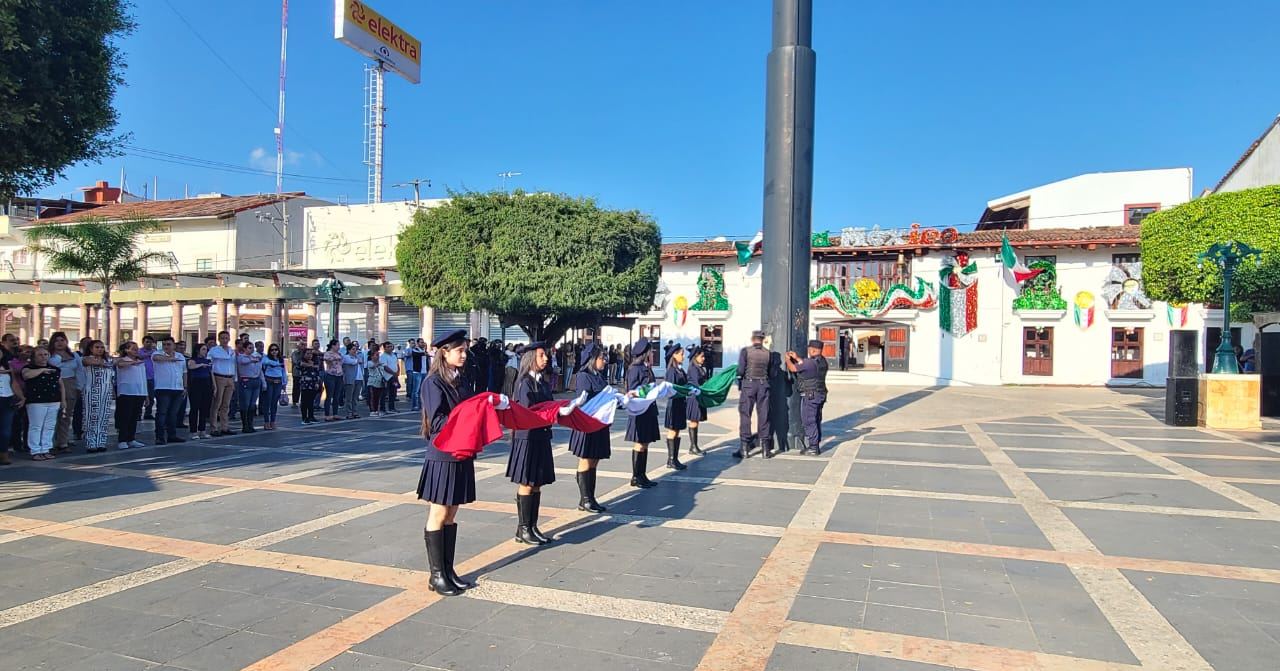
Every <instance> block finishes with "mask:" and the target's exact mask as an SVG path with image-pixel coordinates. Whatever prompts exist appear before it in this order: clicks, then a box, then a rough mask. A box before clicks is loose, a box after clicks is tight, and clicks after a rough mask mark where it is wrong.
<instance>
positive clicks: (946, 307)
mask: <svg viewBox="0 0 1280 671" xmlns="http://www.w3.org/2000/svg"><path fill="white" fill-rule="evenodd" d="M938 274H939V276H940V277H941V278H942V290H941V291H939V292H938V323H939V325H940V326H941V327H942V329H943V330H945V331H949V332H950V333H951V335H953V336H955V337H957V338H959V337H960V336H963V335H965V334H966V333H968V332H970V331H972V330H973V329H975V328H977V327H978V264H977V263H976V262H974V261H970V260H969V255H968V254H966V253H965V252H956V254H955V256H952V257H950V258H948V259H947V260H946V261H943V263H942V270H941V271H940V272H939V273H938Z"/></svg>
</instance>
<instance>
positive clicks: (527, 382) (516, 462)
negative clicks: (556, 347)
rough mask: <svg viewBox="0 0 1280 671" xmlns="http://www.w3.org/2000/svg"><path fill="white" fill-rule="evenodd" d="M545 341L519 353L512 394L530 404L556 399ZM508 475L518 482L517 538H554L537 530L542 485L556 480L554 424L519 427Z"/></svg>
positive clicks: (539, 540)
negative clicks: (514, 386) (548, 368)
mask: <svg viewBox="0 0 1280 671" xmlns="http://www.w3.org/2000/svg"><path fill="white" fill-rule="evenodd" d="M548 362H549V359H548V357H547V348H546V345H545V344H543V343H540V342H534V343H529V344H528V345H527V346H525V348H524V354H523V355H521V357H520V373H519V376H518V377H517V378H516V388H515V394H513V398H514V399H515V401H516V403H519V404H520V405H522V406H524V407H526V408H531V407H533V406H535V405H537V404H539V403H544V402H546V401H553V400H555V396H554V395H553V394H552V391H551V380H550V378H549V377H548V376H547V363H548ZM507 477H509V478H511V481H512V482H514V483H516V485H518V487H517V488H516V511H517V513H518V514H519V523H518V525H517V526H516V542H518V543H525V544H528V545H546V544H547V543H550V542H551V539H550V538H549V537H547V536H545V535H543V533H542V532H541V531H539V530H538V509H539V508H540V507H541V503H542V486H543V485H549V484H551V483H553V482H555V481H556V464H555V459H554V458H553V457H552V456H551V427H550V426H545V427H541V428H536V429H528V430H516V432H515V434H514V438H513V440H512V441H511V453H510V455H509V457H508V459H507Z"/></svg>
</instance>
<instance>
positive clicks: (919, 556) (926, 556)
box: [870, 548, 940, 587]
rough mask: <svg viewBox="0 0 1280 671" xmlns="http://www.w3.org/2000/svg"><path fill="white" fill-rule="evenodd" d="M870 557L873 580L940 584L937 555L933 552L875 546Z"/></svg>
mask: <svg viewBox="0 0 1280 671" xmlns="http://www.w3.org/2000/svg"><path fill="white" fill-rule="evenodd" d="M872 557H873V558H872V566H871V576H870V577H871V578H872V579H873V580H885V581H888V582H896V583H906V584H911V585H925V586H929V587H938V586H940V581H939V577H938V560H937V555H936V554H935V553H933V552H925V551H922V550H899V549H896V548H875V550H874V552H873V554H872Z"/></svg>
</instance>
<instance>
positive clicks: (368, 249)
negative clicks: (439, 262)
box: [290, 199, 448, 270]
mask: <svg viewBox="0 0 1280 671" xmlns="http://www.w3.org/2000/svg"><path fill="white" fill-rule="evenodd" d="M445 202H448V201H447V199H431V200H423V201H421V202H420V203H418V204H417V205H415V204H414V203H413V202H412V201H402V202H392V203H371V204H366V205H333V206H328V207H308V208H307V209H306V212H305V215H304V218H305V220H306V224H305V226H304V227H302V229H303V231H304V232H305V236H306V237H305V243H304V245H305V248H304V249H303V250H302V252H301V253H302V263H303V266H304V267H306V268H309V269H320V270H328V269H335V268H388V267H394V266H395V265H396V243H397V242H398V241H399V238H400V231H401V230H403V229H404V227H406V226H408V225H409V224H410V223H411V222H412V221H413V213H414V212H415V211H417V209H418V208H420V207H421V208H430V207H438V206H440V205H441V204H443V203H445ZM290 246H291V247H292V245H290Z"/></svg>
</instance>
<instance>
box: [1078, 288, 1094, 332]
mask: <svg viewBox="0 0 1280 671" xmlns="http://www.w3.org/2000/svg"><path fill="white" fill-rule="evenodd" d="M1095 302H1096V301H1095V300H1094V297H1093V294H1092V293H1090V292H1088V291H1081V292H1080V293H1077V294H1076V300H1075V302H1074V308H1075V310H1074V311H1075V318H1076V326H1079V327H1080V330H1081V331H1087V330H1089V327H1090V326H1093V304H1094V303H1095Z"/></svg>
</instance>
